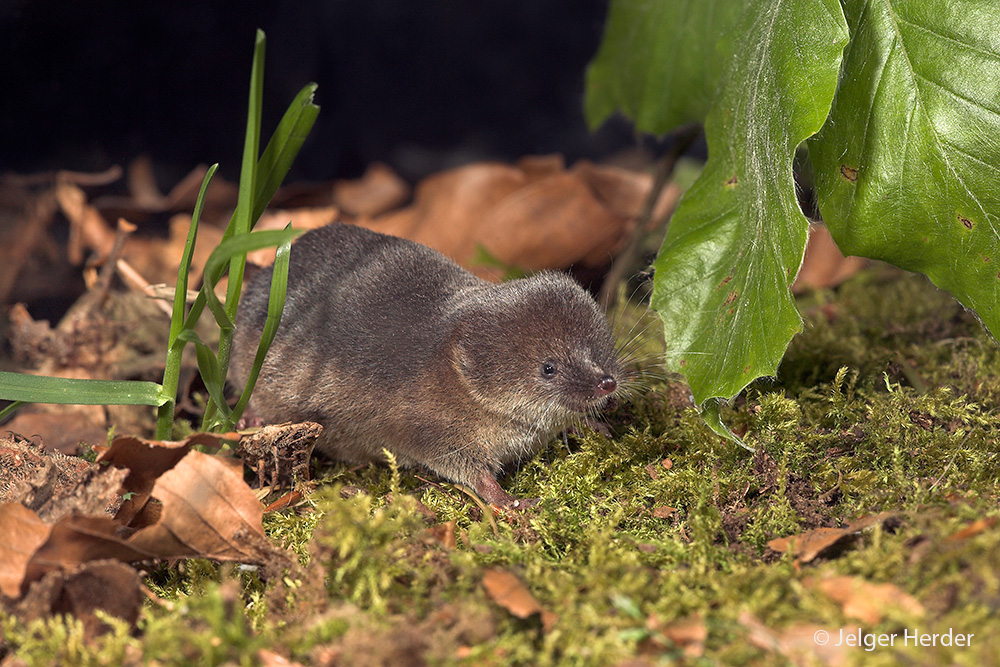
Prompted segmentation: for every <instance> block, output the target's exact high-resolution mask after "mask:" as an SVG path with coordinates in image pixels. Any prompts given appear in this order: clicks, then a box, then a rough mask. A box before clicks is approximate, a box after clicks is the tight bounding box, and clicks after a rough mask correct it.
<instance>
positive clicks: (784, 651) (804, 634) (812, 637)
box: [739, 611, 848, 667]
mask: <svg viewBox="0 0 1000 667" xmlns="http://www.w3.org/2000/svg"><path fill="white" fill-rule="evenodd" d="M739 620H740V624H741V625H743V627H745V628H746V629H747V630H748V632H747V640H748V641H749V642H750V643H751V644H753V645H754V646H756V647H758V648H761V649H764V650H765V651H770V652H772V653H777V654H779V655H781V656H782V657H784V658H785V659H787V660H788V661H789V662H790V663H791V664H793V665H796V666H801V667H814V666H815V665H824V666H825V667H840V666H841V665H846V664H847V663H848V654H847V651H848V647H847V646H845V645H843V644H841V645H839V646H838V645H837V644H838V642H837V641H831V640H830V635H831V634H832V635H834V639H836V633H837V631H836V630H835V631H833V632H832V633H831V632H829V631H828V630H826V629H825V628H823V627H821V626H818V625H813V624H809V623H801V624H797V625H793V626H790V627H787V628H785V629H784V630H780V631H778V630H772V629H770V628H768V627H767V626H765V625H764V624H763V623H761V622H760V621H759V620H757V619H756V618H755V617H754V616H753V615H752V614H751V613H750V612H747V611H744V612H743V613H741V614H740V619H739ZM824 636H825V637H826V638H827V641H826V642H825V643H824V642H823V641H822V639H821V640H820V641H817V637H824Z"/></svg>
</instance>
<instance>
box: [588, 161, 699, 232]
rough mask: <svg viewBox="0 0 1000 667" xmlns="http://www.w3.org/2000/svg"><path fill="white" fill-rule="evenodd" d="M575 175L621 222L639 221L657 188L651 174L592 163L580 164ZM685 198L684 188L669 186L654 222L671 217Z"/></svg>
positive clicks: (656, 206)
mask: <svg viewBox="0 0 1000 667" xmlns="http://www.w3.org/2000/svg"><path fill="white" fill-rule="evenodd" d="M572 171H573V173H574V174H577V175H578V176H579V177H580V178H581V179H582V180H583V182H584V183H586V184H587V185H588V187H590V189H591V190H593V192H594V195H595V196H596V197H597V199H598V201H600V202H601V203H602V204H604V206H605V207H607V209H608V210H609V211H610V212H611V213H613V214H614V215H616V216H618V217H620V218H638V217H639V215H640V214H641V213H642V209H643V208H644V207H645V205H646V199H647V198H648V197H649V192H650V189H651V188H652V187H653V176H652V175H651V174H646V173H643V172H639V171H633V170H631V169H623V168H621V167H614V166H608V165H598V164H594V163H593V162H590V161H588V160H581V161H580V162H577V163H576V164H575V165H573V169H572ZM681 194H682V193H681V189H680V187H678V186H677V185H676V184H675V183H668V184H667V185H666V186H665V187H664V188H663V191H662V192H660V198H659V199H658V200H657V202H656V205H655V206H654V207H653V214H652V216H651V220H653V221H656V220H663V219H664V218H666V217H667V216H669V215H670V214H671V212H673V210H674V208H676V206H677V202H678V201H679V200H680V197H681Z"/></svg>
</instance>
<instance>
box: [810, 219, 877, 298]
mask: <svg viewBox="0 0 1000 667" xmlns="http://www.w3.org/2000/svg"><path fill="white" fill-rule="evenodd" d="M867 264H868V260H866V259H864V258H863V257H845V256H844V254H843V253H842V252H840V248H838V247H837V244H836V243H835V242H834V240H833V237H832V236H830V231H829V230H828V229H827V228H826V225H821V224H812V225H810V226H809V241H808V242H807V243H806V254H805V257H804V258H803V259H802V267H801V268H800V269H799V274H798V275H797V276H796V277H795V282H794V283H792V291H793V292H794V293H796V294H801V293H802V292H805V291H807V290H810V289H824V288H828V287H836V286H837V285H839V284H841V283H842V282H844V281H845V280H847V279H848V278H850V277H851V276H853V275H854V274H855V273H857V272H858V271H860V270H861V269H863V268H864V267H865V266H866V265H867Z"/></svg>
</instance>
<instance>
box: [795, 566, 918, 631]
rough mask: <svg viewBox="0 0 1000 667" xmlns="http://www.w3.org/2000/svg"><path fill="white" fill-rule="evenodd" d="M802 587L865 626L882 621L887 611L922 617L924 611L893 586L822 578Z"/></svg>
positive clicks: (843, 578)
mask: <svg viewBox="0 0 1000 667" xmlns="http://www.w3.org/2000/svg"><path fill="white" fill-rule="evenodd" d="M804 583H805V584H806V586H809V587H811V588H818V589H819V590H821V591H823V592H824V593H826V595H827V596H829V597H830V598H831V599H832V600H833V601H834V602H836V603H837V604H839V605H840V607H841V609H842V610H843V612H844V615H845V616H847V617H849V618H855V619H857V620H859V621H861V622H862V623H864V624H866V625H875V624H876V623H878V622H879V621H881V620H882V617H883V616H884V614H885V610H886V609H887V608H895V609H900V610H902V611H903V612H905V613H907V614H910V615H912V616H923V615H924V608H923V605H921V604H920V602H918V601H917V599H916V598H914V597H913V596H912V595H909V594H908V593H905V592H903V591H902V590H900V589H899V587H897V586H895V585H893V584H888V583H885V584H875V583H871V582H869V581H865V580H864V579H861V578H860V577H850V576H846V575H844V576H836V577H825V578H823V579H820V580H818V581H815V580H811V579H807V580H806V581H805V582H804Z"/></svg>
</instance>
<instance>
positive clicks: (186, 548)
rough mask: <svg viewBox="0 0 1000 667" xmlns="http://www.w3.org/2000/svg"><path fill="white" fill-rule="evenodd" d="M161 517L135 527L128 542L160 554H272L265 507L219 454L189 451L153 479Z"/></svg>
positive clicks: (258, 558) (248, 558) (249, 558)
mask: <svg viewBox="0 0 1000 667" xmlns="http://www.w3.org/2000/svg"><path fill="white" fill-rule="evenodd" d="M152 495H153V497H154V498H156V499H158V500H159V501H160V502H161V503H162V508H163V509H162V513H161V516H160V520H159V521H158V522H157V523H156V524H154V525H151V526H147V527H146V528H143V529H141V530H139V531H138V532H136V533H135V534H134V535H132V537H130V538H129V544H130V545H132V546H134V547H136V548H138V549H142V550H143V551H147V552H150V553H154V554H156V555H157V556H158V557H160V558H175V557H190V556H202V557H205V558H214V559H216V560H234V561H240V562H244V563H260V562H263V561H264V560H265V558H266V556H267V555H269V553H270V546H269V545H270V543H269V542H268V541H267V538H266V537H265V536H264V531H263V528H262V527H261V520H262V517H263V508H262V507H261V504H260V502H259V501H258V500H257V497H256V496H255V495H254V493H253V491H252V490H251V489H250V487H249V486H247V485H246V482H244V481H243V475H242V467H240V468H238V469H234V468H233V467H231V466H229V465H227V464H226V463H224V462H223V461H222V460H221V458H220V457H218V456H209V455H208V454H202V453H201V452H197V451H189V452H188V453H187V454H186V455H185V456H184V458H182V459H181V460H180V461H178V462H177V464H176V465H174V467H173V468H171V469H170V470H168V471H167V472H165V473H164V474H163V475H161V476H160V477H159V479H157V480H156V484H155V486H154V487H153V492H152Z"/></svg>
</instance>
